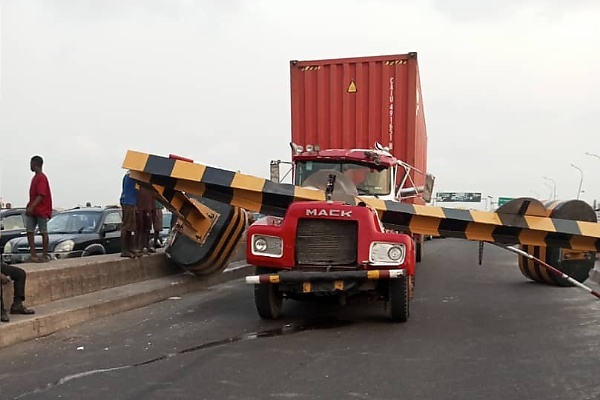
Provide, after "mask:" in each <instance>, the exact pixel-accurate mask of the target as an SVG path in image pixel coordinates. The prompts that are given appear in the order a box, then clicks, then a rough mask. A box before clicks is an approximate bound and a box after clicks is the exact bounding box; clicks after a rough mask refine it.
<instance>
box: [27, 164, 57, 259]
mask: <svg viewBox="0 0 600 400" xmlns="http://www.w3.org/2000/svg"><path fill="white" fill-rule="evenodd" d="M43 164H44V160H43V159H42V157H40V156H33V157H31V162H30V167H31V171H32V172H34V173H35V175H33V178H32V179H31V185H30V186H29V202H28V203H27V209H26V210H25V216H26V217H25V227H26V229H27V241H28V243H29V249H30V254H31V257H30V261H31V262H40V261H41V262H44V261H48V260H49V259H50V257H49V256H48V220H49V219H50V217H51V216H52V194H51V193H50V184H49V183H48V177H46V174H44V173H43V172H42V165H43ZM36 227H38V228H39V230H40V233H41V234H42V251H43V253H42V258H38V256H37V254H36V251H35V239H34V235H35V228H36Z"/></svg>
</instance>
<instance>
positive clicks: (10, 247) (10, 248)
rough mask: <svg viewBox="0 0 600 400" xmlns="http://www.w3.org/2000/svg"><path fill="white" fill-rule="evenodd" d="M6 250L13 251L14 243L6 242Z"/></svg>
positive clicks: (6, 251) (7, 251)
mask: <svg viewBox="0 0 600 400" xmlns="http://www.w3.org/2000/svg"><path fill="white" fill-rule="evenodd" d="M4 252H5V253H12V245H11V244H10V242H6V244H5V245H4Z"/></svg>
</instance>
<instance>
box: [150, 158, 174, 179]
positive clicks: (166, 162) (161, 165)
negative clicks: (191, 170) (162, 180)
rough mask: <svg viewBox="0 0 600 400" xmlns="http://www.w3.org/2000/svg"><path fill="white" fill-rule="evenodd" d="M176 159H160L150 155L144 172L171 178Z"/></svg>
mask: <svg viewBox="0 0 600 400" xmlns="http://www.w3.org/2000/svg"><path fill="white" fill-rule="evenodd" d="M175 161H176V160H175V159H172V158H166V157H160V156H155V155H152V154H150V155H149V156H148V160H147V161H146V165H145V166H144V171H142V172H146V173H148V174H152V175H162V176H171V174H172V173H173V167H175Z"/></svg>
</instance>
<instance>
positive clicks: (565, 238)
mask: <svg viewBox="0 0 600 400" xmlns="http://www.w3.org/2000/svg"><path fill="white" fill-rule="evenodd" d="M571 238H572V236H571V235H568V234H564V233H557V232H549V233H546V238H545V239H544V242H545V243H546V246H548V247H563V248H565V249H570V248H572V246H571Z"/></svg>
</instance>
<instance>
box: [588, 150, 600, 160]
mask: <svg viewBox="0 0 600 400" xmlns="http://www.w3.org/2000/svg"><path fill="white" fill-rule="evenodd" d="M585 155H587V156H592V157H596V158H597V159H599V160H600V156H599V155H598V154H592V153H588V152H587V151H586V152H585Z"/></svg>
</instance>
